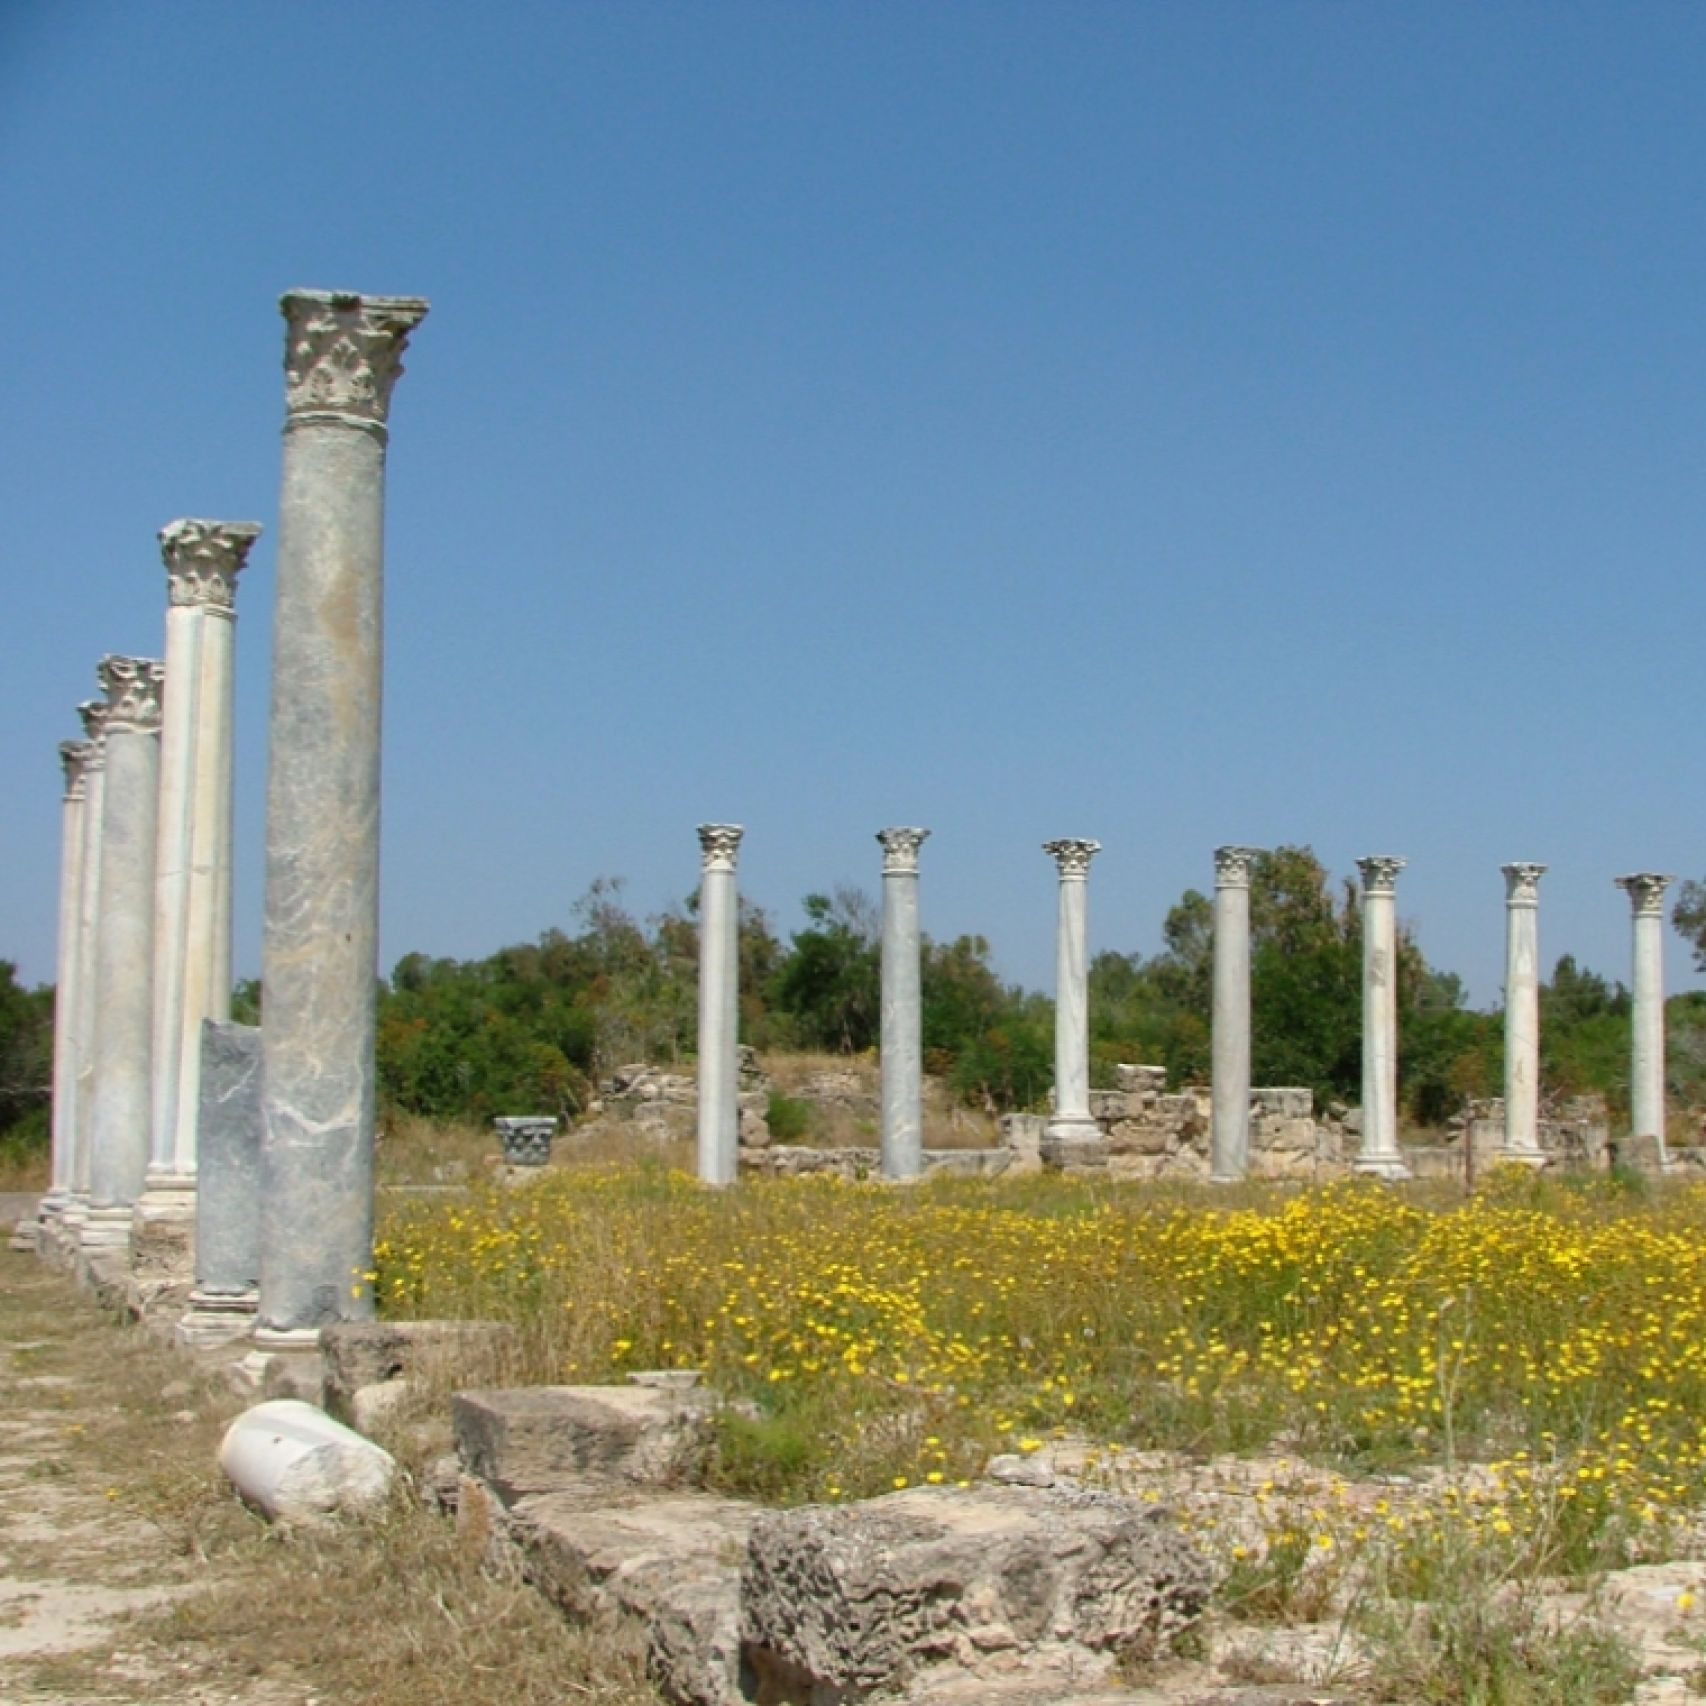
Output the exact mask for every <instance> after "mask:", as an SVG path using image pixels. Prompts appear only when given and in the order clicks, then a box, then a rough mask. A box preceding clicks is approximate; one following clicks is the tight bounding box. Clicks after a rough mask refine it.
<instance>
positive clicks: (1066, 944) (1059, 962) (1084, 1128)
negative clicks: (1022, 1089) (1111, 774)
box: [1043, 839, 1102, 1143]
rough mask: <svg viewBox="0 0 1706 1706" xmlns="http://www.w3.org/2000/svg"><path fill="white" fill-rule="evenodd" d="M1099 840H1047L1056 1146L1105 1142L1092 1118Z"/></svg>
mask: <svg viewBox="0 0 1706 1706" xmlns="http://www.w3.org/2000/svg"><path fill="white" fill-rule="evenodd" d="M1101 850H1102V844H1101V842H1099V841H1085V840H1081V839H1079V840H1064V841H1046V842H1044V843H1043V851H1044V852H1045V853H1047V854H1048V855H1049V856H1050V857H1051V858H1052V859H1053V860H1054V862H1055V866H1056V868H1057V869H1058V870H1059V872H1060V911H1059V922H1058V925H1057V927H1056V934H1055V996H1054V1112H1053V1114H1052V1115H1051V1116H1050V1118H1049V1122H1048V1125H1047V1127H1046V1128H1045V1135H1046V1136H1047V1137H1049V1138H1050V1139H1051V1140H1052V1141H1054V1142H1056V1143H1086V1142H1093V1141H1095V1140H1097V1139H1099V1138H1100V1137H1101V1135H1102V1128H1101V1127H1100V1126H1099V1125H1097V1124H1096V1122H1095V1120H1094V1119H1092V1118H1091V1117H1090V963H1089V955H1090V950H1089V923H1088V906H1087V894H1086V890H1087V888H1088V886H1089V877H1090V861H1091V860H1092V859H1093V858H1095V856H1096V855H1097V854H1098V853H1099V852H1101Z"/></svg>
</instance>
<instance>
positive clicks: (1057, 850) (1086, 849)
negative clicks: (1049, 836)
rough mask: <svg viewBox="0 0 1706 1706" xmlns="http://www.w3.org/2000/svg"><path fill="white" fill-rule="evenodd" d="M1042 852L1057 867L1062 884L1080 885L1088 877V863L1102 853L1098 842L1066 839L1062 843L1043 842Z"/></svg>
mask: <svg viewBox="0 0 1706 1706" xmlns="http://www.w3.org/2000/svg"><path fill="white" fill-rule="evenodd" d="M1043 851H1044V852H1045V853H1046V854H1048V856H1049V857H1050V858H1051V859H1053V860H1054V862H1055V864H1056V865H1057V866H1059V868H1060V880H1061V881H1062V882H1063V883H1069V882H1080V883H1081V882H1083V881H1084V880H1085V879H1086V878H1087V877H1088V876H1089V875H1090V861H1091V860H1092V859H1094V858H1095V857H1096V855H1097V854H1098V853H1100V852H1101V851H1102V844H1101V842H1099V841H1086V840H1083V839H1079V838H1068V839H1066V840H1062V841H1045V842H1044V843H1043Z"/></svg>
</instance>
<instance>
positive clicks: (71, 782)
mask: <svg viewBox="0 0 1706 1706" xmlns="http://www.w3.org/2000/svg"><path fill="white" fill-rule="evenodd" d="M94 750H95V744H94V742H93V741H87V740H62V741H61V742H60V743H59V762H60V764H61V765H62V766H63V767H64V770H65V797H66V799H68V800H80V799H82V798H84V796H85V795H86V794H87V793H88V791H89V779H88V764H89V754H90V753H92V752H93V751H94Z"/></svg>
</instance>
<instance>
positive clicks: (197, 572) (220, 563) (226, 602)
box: [159, 516, 261, 610]
mask: <svg viewBox="0 0 1706 1706" xmlns="http://www.w3.org/2000/svg"><path fill="white" fill-rule="evenodd" d="M260 535H261V524H260V523H259V522H258V521H201V520H198V519H196V518H195V517H193V516H185V517H183V518H181V519H180V520H177V521H168V522H167V523H166V525H165V526H164V527H162V528H161V529H160V535H159V537H160V555H161V556H162V557H163V558H164V559H165V563H166V591H167V595H168V597H169V598H170V600H171V602H172V603H173V604H201V605H206V606H208V607H210V608H212V609H215V610H229V609H231V608H232V606H233V605H234V604H235V603H236V599H237V576H238V574H239V573H240V572H241V571H242V568H243V565H244V563H245V562H247V561H248V557H249V547H250V546H251V545H253V544H254V542H255V541H256V540H257V539H258V538H259V537H260Z"/></svg>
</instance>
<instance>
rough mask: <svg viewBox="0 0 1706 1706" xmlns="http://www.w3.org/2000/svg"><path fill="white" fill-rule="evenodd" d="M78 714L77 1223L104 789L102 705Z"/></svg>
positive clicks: (86, 1146) (72, 1214)
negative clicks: (81, 750) (82, 751)
mask: <svg viewBox="0 0 1706 1706" xmlns="http://www.w3.org/2000/svg"><path fill="white" fill-rule="evenodd" d="M77 714H78V716H80V717H81V718H82V719H83V732H84V735H85V737H86V739H85V741H84V745H85V746H87V747H88V749H89V752H88V756H87V757H86V758H85V759H84V761H83V864H82V870H81V871H80V872H79V874H78V883H77V892H78V903H77V992H76V994H77V998H76V1006H75V1008H74V1009H73V1012H72V1039H71V1041H72V1068H73V1071H74V1072H75V1074H76V1080H77V1090H76V1102H75V1111H76V1123H75V1125H74V1126H73V1127H72V1132H71V1201H70V1202H69V1203H68V1204H67V1205H66V1208H65V1212H64V1219H65V1222H66V1224H67V1225H68V1226H78V1225H80V1224H81V1222H82V1221H83V1219H84V1218H85V1216H86V1215H87V1213H88V1209H89V1158H90V1155H91V1153H92V1148H93V1137H94V1133H93V1129H92V1127H93V1117H94V1100H95V1010H96V1009H95V936H96V929H97V925H98V924H99V921H100V911H101V828H102V816H103V807H104V805H105V803H106V793H107V774H106V770H107V706H106V701H105V700H101V699H85V700H84V701H83V703H82V704H81V705H79V706H78V707H77Z"/></svg>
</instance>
